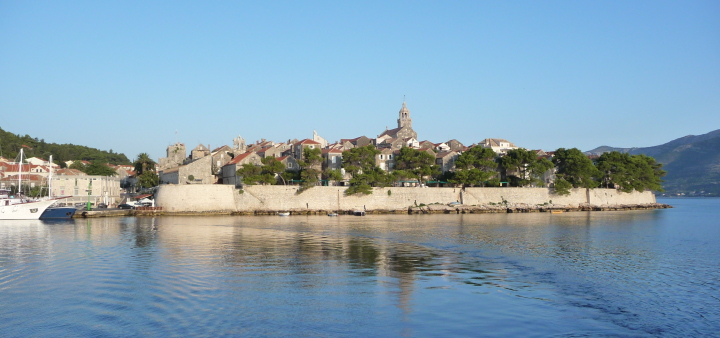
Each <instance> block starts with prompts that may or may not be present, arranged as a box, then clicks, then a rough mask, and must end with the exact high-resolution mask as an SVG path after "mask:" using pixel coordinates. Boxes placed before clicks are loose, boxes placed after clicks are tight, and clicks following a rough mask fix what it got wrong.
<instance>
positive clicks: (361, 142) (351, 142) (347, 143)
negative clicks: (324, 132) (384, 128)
mask: <svg viewBox="0 0 720 338" xmlns="http://www.w3.org/2000/svg"><path fill="white" fill-rule="evenodd" d="M340 143H341V144H342V145H343V147H344V148H345V149H352V148H358V147H364V146H366V145H368V144H374V143H375V142H374V141H373V139H371V138H369V137H367V136H360V137H356V138H349V139H348V138H344V139H341V140H340Z"/></svg>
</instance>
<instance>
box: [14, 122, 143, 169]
mask: <svg viewBox="0 0 720 338" xmlns="http://www.w3.org/2000/svg"><path fill="white" fill-rule="evenodd" d="M23 146H24V147H23ZM20 147H23V148H24V149H25V157H33V156H34V157H41V158H44V159H46V160H47V159H48V158H49V157H50V155H53V162H55V163H58V164H61V163H62V162H64V161H68V160H85V161H91V162H93V161H99V162H101V163H112V164H131V163H130V160H128V158H127V157H126V156H125V154H121V153H115V152H113V151H112V149H110V150H109V151H104V150H99V149H95V148H90V147H86V146H80V145H75V144H57V143H47V142H45V140H44V139H39V138H37V137H32V136H30V135H25V136H20V135H16V134H13V133H11V132H7V131H5V130H3V129H2V128H0V155H2V156H3V157H5V158H7V159H10V160H12V159H14V158H15V157H16V156H17V154H18V153H19V152H20Z"/></svg>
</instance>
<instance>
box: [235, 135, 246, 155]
mask: <svg viewBox="0 0 720 338" xmlns="http://www.w3.org/2000/svg"><path fill="white" fill-rule="evenodd" d="M246 151H247V145H246V144H245V139H244V138H242V136H240V135H238V137H236V138H234V139H233V152H234V153H235V155H240V154H242V153H244V152H246Z"/></svg>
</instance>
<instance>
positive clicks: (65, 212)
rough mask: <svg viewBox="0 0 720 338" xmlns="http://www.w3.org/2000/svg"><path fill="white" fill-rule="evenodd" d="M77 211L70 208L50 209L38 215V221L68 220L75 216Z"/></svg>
mask: <svg viewBox="0 0 720 338" xmlns="http://www.w3.org/2000/svg"><path fill="white" fill-rule="evenodd" d="M75 212H77V209H75V208H72V207H50V208H47V209H45V212H43V213H42V215H40V219H69V218H72V217H73V215H75Z"/></svg>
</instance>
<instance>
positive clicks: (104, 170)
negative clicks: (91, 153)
mask: <svg viewBox="0 0 720 338" xmlns="http://www.w3.org/2000/svg"><path fill="white" fill-rule="evenodd" d="M73 164H75V163H73ZM85 173H86V174H88V175H100V176H115V175H117V173H116V172H115V170H113V169H112V168H110V167H108V166H107V165H105V164H102V163H99V162H98V161H95V162H92V163H90V165H88V166H87V168H85Z"/></svg>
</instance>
